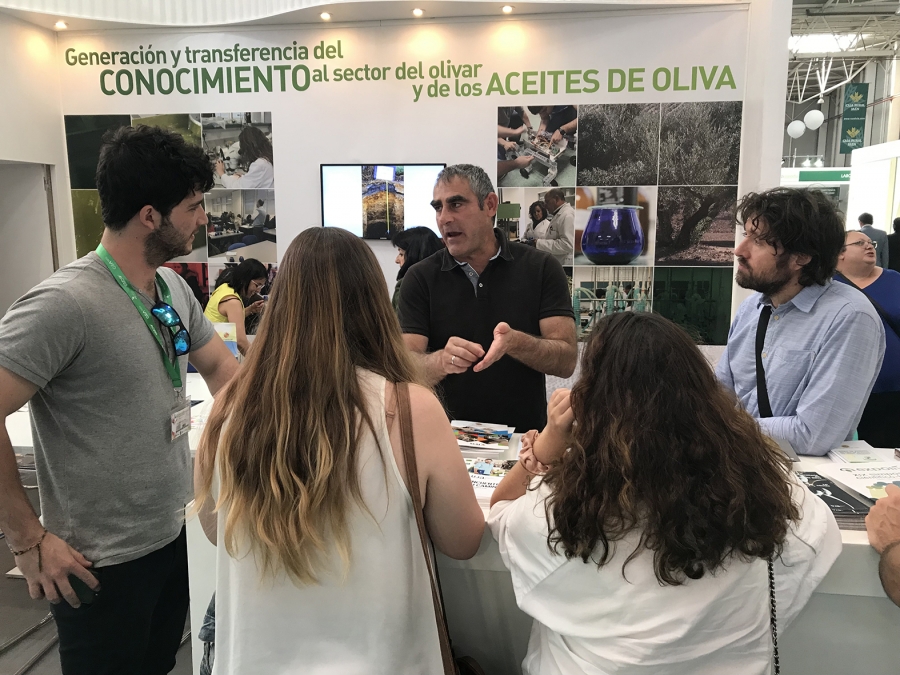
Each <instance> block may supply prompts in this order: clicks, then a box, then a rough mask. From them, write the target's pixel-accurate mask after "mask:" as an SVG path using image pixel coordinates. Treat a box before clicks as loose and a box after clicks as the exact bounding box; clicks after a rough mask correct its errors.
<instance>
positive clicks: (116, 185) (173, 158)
mask: <svg viewBox="0 0 900 675" xmlns="http://www.w3.org/2000/svg"><path fill="white" fill-rule="evenodd" d="M212 186H213V170H212V167H211V166H210V164H209V158H208V157H207V156H206V153H205V152H203V150H202V149H201V148H199V147H197V146H194V145H189V144H188V143H187V142H186V141H185V140H184V138H183V137H182V136H181V135H179V134H175V133H172V132H170V131H166V130H164V129H160V128H159V127H148V126H144V125H141V126H138V127H119V128H118V129H114V130H111V131H108V132H107V133H106V134H105V135H104V136H103V141H102V143H101V145H100V160H99V162H97V192H98V193H99V195H100V209H101V212H102V215H103V223H104V224H105V225H106V227H108V228H109V229H110V230H114V231H117V230H121V229H123V228H124V227H125V225H126V224H127V223H128V221H129V220H131V219H132V218H133V217H134V215H135V214H136V213H137V212H138V211H140V210H141V209H142V208H144V207H145V206H152V207H153V208H154V209H156V210H157V211H159V212H160V213H161V214H162V216H163V217H164V218H166V217H168V216H169V214H170V213H172V209H173V208H175V207H176V206H178V204H180V203H181V201H182V200H183V199H185V198H186V197H188V196H190V195H191V193H192V192H193V191H195V190H196V191H198V192H209V190H210V189H211V188H212Z"/></svg>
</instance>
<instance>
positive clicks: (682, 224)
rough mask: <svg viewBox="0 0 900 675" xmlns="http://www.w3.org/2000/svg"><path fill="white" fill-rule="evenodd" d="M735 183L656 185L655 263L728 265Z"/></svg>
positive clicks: (732, 250) (731, 259) (732, 251)
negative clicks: (658, 186) (724, 184)
mask: <svg viewBox="0 0 900 675" xmlns="http://www.w3.org/2000/svg"><path fill="white" fill-rule="evenodd" d="M736 202H737V187H736V186H730V185H726V186H721V185H716V186H681V187H660V188H659V193H658V196H657V206H656V264H657V265H679V266H681V265H685V266H729V267H730V266H731V265H732V263H733V261H734V232H735V220H734V209H735V206H736Z"/></svg>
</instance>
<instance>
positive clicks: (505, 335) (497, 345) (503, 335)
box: [472, 321, 515, 373]
mask: <svg viewBox="0 0 900 675" xmlns="http://www.w3.org/2000/svg"><path fill="white" fill-rule="evenodd" d="M514 339H515V333H514V332H513V329H512V328H510V327H509V324H508V323H505V322H502V321H501V322H500V323H498V324H497V327H496V328H494V341H493V342H491V348H490V349H488V353H487V354H485V356H484V358H483V359H481V362H480V363H479V364H478V365H476V366H475V367H474V368H472V370H473V371H474V372H476V373H480V372H481V371H482V370H484V369H485V368H490V367H491V366H492V365H493V364H494V363H496V362H497V361H499V360H500V359H501V358H502V357H503V356H504V355H505V354H506V353H507V352H508V351H509V348H510V346H511V345H512V342H513V340H514Z"/></svg>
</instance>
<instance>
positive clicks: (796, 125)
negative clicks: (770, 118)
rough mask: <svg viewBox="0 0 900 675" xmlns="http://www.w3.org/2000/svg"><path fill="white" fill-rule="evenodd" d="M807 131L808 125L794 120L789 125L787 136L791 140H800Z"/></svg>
mask: <svg viewBox="0 0 900 675" xmlns="http://www.w3.org/2000/svg"><path fill="white" fill-rule="evenodd" d="M804 131H806V125H805V124H804V123H803V122H801V121H800V120H794V121H793V122H791V123H790V124H788V125H787V134H788V136H790V137H791V138H800V137H801V136H802V135H803V132H804Z"/></svg>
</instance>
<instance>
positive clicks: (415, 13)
mask: <svg viewBox="0 0 900 675" xmlns="http://www.w3.org/2000/svg"><path fill="white" fill-rule="evenodd" d="M423 14H425V11H424V10H421V9H419V8H418V7H416V8H415V9H414V10H413V16H414V17H416V18H419V17H420V16H422V15H423Z"/></svg>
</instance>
